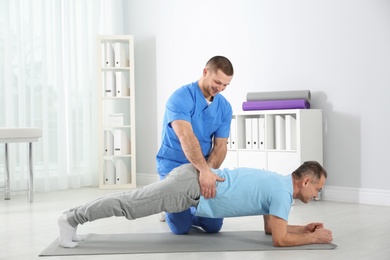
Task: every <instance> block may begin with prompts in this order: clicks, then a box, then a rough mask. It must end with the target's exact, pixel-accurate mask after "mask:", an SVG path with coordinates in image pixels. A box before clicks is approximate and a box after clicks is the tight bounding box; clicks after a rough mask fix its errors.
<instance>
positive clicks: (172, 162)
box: [156, 81, 232, 177]
mask: <svg viewBox="0 0 390 260" xmlns="http://www.w3.org/2000/svg"><path fill="white" fill-rule="evenodd" d="M175 120H185V121H188V122H190V123H191V126H192V130H193V132H194V134H195V136H196V138H197V139H198V141H199V145H200V148H201V149H202V154H203V156H204V157H205V158H206V159H207V157H208V156H209V154H210V152H211V150H212V144H213V142H212V141H213V138H228V137H229V132H230V122H231V120H232V107H231V105H230V103H229V102H228V101H227V99H226V98H225V97H224V96H222V95H221V94H219V93H218V94H217V95H215V96H214V99H213V102H212V103H211V104H208V103H207V101H206V98H205V97H204V95H203V93H202V90H201V89H200V87H199V84H198V82H197V81H195V82H193V83H191V84H188V85H185V86H183V87H181V88H179V89H177V90H176V91H175V92H174V93H173V94H172V95H171V96H170V97H169V99H168V101H167V104H166V108H165V114H164V120H163V126H162V127H163V128H162V137H161V139H162V141H161V147H160V149H159V151H158V152H157V155H156V162H157V172H158V174H159V175H160V176H161V177H164V176H165V175H167V174H168V173H169V172H170V171H172V170H173V169H174V168H176V167H178V166H180V165H182V164H185V163H189V161H188V159H187V157H186V155H185V154H184V152H183V149H182V147H181V144H180V141H179V139H178V137H177V135H176V133H175V131H174V130H173V128H172V126H171V122H172V121H175Z"/></svg>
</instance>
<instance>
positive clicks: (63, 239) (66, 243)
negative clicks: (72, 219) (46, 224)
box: [58, 214, 78, 247]
mask: <svg viewBox="0 0 390 260" xmlns="http://www.w3.org/2000/svg"><path fill="white" fill-rule="evenodd" d="M58 227H59V228H60V237H59V239H58V240H59V242H60V245H61V246H63V247H76V246H77V245H78V244H77V243H76V242H73V237H74V236H77V235H76V230H77V228H74V227H72V226H71V225H70V224H69V222H68V219H67V217H66V214H62V215H61V216H60V217H59V218H58Z"/></svg>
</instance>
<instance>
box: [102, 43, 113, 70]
mask: <svg viewBox="0 0 390 260" xmlns="http://www.w3.org/2000/svg"><path fill="white" fill-rule="evenodd" d="M104 60H105V67H107V68H108V67H114V49H113V48H112V44H111V43H110V42H106V43H105V53H104Z"/></svg>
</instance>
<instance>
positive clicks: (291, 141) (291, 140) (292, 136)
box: [285, 115, 297, 150]
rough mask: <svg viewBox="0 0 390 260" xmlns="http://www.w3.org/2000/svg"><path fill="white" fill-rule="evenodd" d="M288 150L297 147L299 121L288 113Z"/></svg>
mask: <svg viewBox="0 0 390 260" xmlns="http://www.w3.org/2000/svg"><path fill="white" fill-rule="evenodd" d="M285 120H286V122H285V123H286V150H296V149H297V123H296V119H295V118H294V117H293V116H292V115H286V119H285Z"/></svg>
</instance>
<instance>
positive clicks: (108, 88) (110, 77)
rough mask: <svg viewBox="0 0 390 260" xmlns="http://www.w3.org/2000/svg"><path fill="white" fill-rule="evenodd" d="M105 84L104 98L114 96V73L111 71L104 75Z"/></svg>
mask: <svg viewBox="0 0 390 260" xmlns="http://www.w3.org/2000/svg"><path fill="white" fill-rule="evenodd" d="M104 79H105V82H104V91H105V94H104V95H105V96H106V97H113V96H115V94H116V93H115V92H116V90H115V73H114V72H113V71H106V73H105V77H104Z"/></svg>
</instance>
